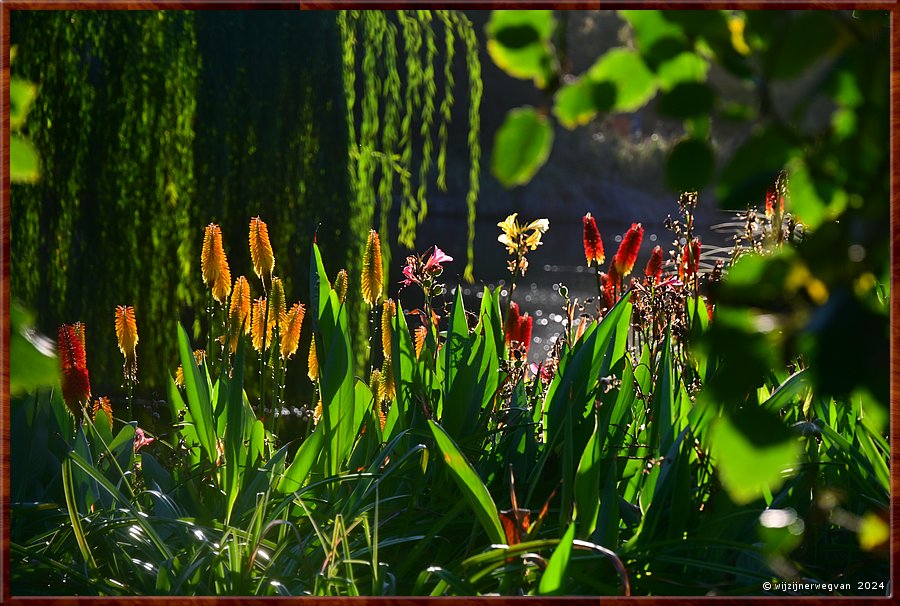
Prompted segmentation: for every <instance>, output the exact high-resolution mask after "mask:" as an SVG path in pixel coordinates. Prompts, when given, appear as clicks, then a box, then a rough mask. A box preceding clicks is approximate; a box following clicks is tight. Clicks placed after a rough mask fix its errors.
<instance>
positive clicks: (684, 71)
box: [656, 52, 709, 91]
mask: <svg viewBox="0 0 900 606" xmlns="http://www.w3.org/2000/svg"><path fill="white" fill-rule="evenodd" d="M708 71H709V62H708V61H707V60H706V59H704V58H703V57H701V56H700V55H698V54H697V53H694V52H684V53H680V54H678V55H676V56H674V57H672V58H671V59H668V60H666V61H664V62H663V63H661V64H660V65H659V66H657V68H656V78H657V81H658V82H659V88H660V90H661V91H670V90H672V89H673V88H675V87H676V86H677V85H679V84H682V83H691V82H693V83H698V82H705V81H706V74H707V72H708Z"/></svg>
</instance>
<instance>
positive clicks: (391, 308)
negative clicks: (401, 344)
mask: <svg viewBox="0 0 900 606" xmlns="http://www.w3.org/2000/svg"><path fill="white" fill-rule="evenodd" d="M395 313H397V304H396V303H394V300H393V299H385V301H384V306H383V307H382V309H381V352H382V354H384V359H385V360H390V359H391V337H392V336H393V330H392V329H391V322H392V320H393V319H394V314H395Z"/></svg>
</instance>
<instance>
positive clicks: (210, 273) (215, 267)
mask: <svg viewBox="0 0 900 606" xmlns="http://www.w3.org/2000/svg"><path fill="white" fill-rule="evenodd" d="M217 236H218V242H221V236H222V232H221V231H220V229H219V226H218V225H216V224H215V223H210V224H209V225H207V226H206V232H205V233H204V234H203V250H202V251H201V253H200V269H201V271H202V272H203V283H204V284H206V285H207V286H209V287H210V288H212V286H213V284H215V283H216V278H217V277H218V275H219V267H220V262H219V259H218V252H219V251H218V248H217V245H216V242H217Z"/></svg>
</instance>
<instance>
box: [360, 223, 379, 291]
mask: <svg viewBox="0 0 900 606" xmlns="http://www.w3.org/2000/svg"><path fill="white" fill-rule="evenodd" d="M382 271H383V269H382V266H381V241H380V240H379V239H378V232H376V231H375V230H374V229H370V230H369V239H368V241H367V242H366V251H365V253H364V254H363V263H362V277H361V280H360V287H361V289H362V296H363V299H364V300H365V302H366V303H368V304H369V306H374V305H375V303H377V302H378V299H379V298H380V297H381V287H382V285H383V276H382Z"/></svg>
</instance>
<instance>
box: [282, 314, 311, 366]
mask: <svg viewBox="0 0 900 606" xmlns="http://www.w3.org/2000/svg"><path fill="white" fill-rule="evenodd" d="M305 315H306V306H305V305H303V304H302V303H294V305H293V307H291V310H290V311H289V312H287V315H286V316H285V322H284V328H283V330H284V333H283V334H282V335H281V357H282V358H283V359H285V360H287V359H288V358H291V357H293V355H294V354H295V353H297V348H298V347H299V346H300V328H301V327H302V326H303V318H304V316H305Z"/></svg>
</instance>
